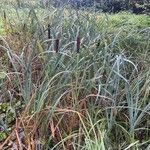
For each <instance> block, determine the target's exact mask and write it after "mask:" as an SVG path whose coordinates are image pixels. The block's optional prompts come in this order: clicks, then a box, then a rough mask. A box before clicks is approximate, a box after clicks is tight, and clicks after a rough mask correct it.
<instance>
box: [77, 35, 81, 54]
mask: <svg viewBox="0 0 150 150" xmlns="http://www.w3.org/2000/svg"><path fill="white" fill-rule="evenodd" d="M80 45H81V38H80V36H78V37H77V53H79V52H80Z"/></svg>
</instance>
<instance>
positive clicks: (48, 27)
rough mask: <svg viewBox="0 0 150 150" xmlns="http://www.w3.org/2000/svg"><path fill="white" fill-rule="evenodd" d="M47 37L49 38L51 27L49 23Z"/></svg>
mask: <svg viewBox="0 0 150 150" xmlns="http://www.w3.org/2000/svg"><path fill="white" fill-rule="evenodd" d="M48 39H51V28H50V24H48Z"/></svg>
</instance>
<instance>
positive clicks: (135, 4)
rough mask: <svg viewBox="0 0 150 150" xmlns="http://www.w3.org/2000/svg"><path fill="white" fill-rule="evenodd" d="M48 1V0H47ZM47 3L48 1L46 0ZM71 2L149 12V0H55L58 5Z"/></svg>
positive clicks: (77, 6) (77, 4) (73, 5)
mask: <svg viewBox="0 0 150 150" xmlns="http://www.w3.org/2000/svg"><path fill="white" fill-rule="evenodd" d="M47 2H48V1H47ZM44 3H45V4H46V2H45V1H44ZM66 4H71V6H72V7H74V8H78V9H79V8H83V7H93V6H94V7H95V8H96V10H100V11H103V12H114V13H116V12H120V11H127V10H128V11H132V12H133V13H136V14H139V13H149V12H150V1H149V0H95V1H94V0H55V1H53V5H54V6H56V7H59V6H63V5H66Z"/></svg>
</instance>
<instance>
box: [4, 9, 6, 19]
mask: <svg viewBox="0 0 150 150" xmlns="http://www.w3.org/2000/svg"><path fill="white" fill-rule="evenodd" d="M4 19H5V20H6V12H5V11H4Z"/></svg>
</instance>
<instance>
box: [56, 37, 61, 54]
mask: <svg viewBox="0 0 150 150" xmlns="http://www.w3.org/2000/svg"><path fill="white" fill-rule="evenodd" d="M59 42H60V41H59V39H56V41H55V52H56V53H58V50H59Z"/></svg>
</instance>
